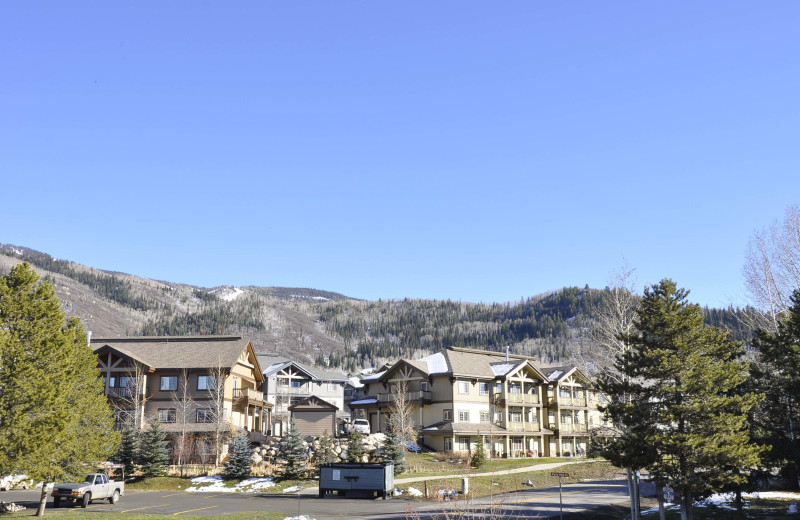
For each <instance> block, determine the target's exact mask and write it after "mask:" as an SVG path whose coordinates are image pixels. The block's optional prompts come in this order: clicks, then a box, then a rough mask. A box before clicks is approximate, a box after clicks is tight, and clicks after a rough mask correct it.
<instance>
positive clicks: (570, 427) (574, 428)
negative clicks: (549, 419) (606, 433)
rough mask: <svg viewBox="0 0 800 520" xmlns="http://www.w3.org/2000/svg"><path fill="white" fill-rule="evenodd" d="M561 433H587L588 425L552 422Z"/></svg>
mask: <svg viewBox="0 0 800 520" xmlns="http://www.w3.org/2000/svg"><path fill="white" fill-rule="evenodd" d="M552 426H555V427H557V428H558V429H559V430H560V431H561V433H588V432H589V426H588V425H586V424H553V425H552Z"/></svg>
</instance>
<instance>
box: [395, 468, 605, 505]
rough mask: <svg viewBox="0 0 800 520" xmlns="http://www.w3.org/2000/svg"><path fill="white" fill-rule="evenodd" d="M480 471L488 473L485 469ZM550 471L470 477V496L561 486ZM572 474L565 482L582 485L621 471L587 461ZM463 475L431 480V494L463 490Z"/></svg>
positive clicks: (418, 484)
mask: <svg viewBox="0 0 800 520" xmlns="http://www.w3.org/2000/svg"><path fill="white" fill-rule="evenodd" d="M529 462H530V461H529ZM503 469H511V468H503ZM480 471H481V472H484V470H483V469H481V470H480ZM550 472H551V470H545V471H526V472H524V473H512V474H510V475H505V474H497V475H490V476H487V477H470V479H469V489H470V495H471V496H473V497H485V496H490V495H497V494H500V493H510V492H513V491H519V490H523V489H530V488H531V486H528V485H526V483H527V482H528V481H530V482H531V483H533V487H536V488H540V487H550V486H557V485H558V477H551V476H550ZM568 473H569V474H570V476H569V478H564V479H562V483H563V484H569V483H571V482H578V481H579V480H606V479H611V478H614V477H616V476H618V475H619V469H618V468H615V467H614V466H612V465H611V464H609V463H608V462H584V463H578V464H572V465H570V466H569V470H568ZM405 476H406V474H405V473H403V474H402V475H401V477H405ZM463 476H464V474H463V473H459V474H458V475H454V476H453V478H447V479H442V480H434V481H428V483H427V486H428V493H429V495H431V496H432V495H434V494H438V492H439V490H443V491H447V490H455V491H459V490H460V489H461V478H462V477H463ZM424 486H425V483H424V482H414V483H412V484H403V485H400V486H397V488H398V489H401V490H403V491H404V494H403V496H408V495H407V491H408V488H410V487H413V488H415V489H418V490H422V489H423V487H424Z"/></svg>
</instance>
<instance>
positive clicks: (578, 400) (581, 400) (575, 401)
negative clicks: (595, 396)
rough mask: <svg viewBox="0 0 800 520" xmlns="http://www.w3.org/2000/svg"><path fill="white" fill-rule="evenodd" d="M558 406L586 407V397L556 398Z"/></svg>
mask: <svg viewBox="0 0 800 520" xmlns="http://www.w3.org/2000/svg"><path fill="white" fill-rule="evenodd" d="M558 404H559V405H561V406H588V405H587V403H586V396H583V397H570V396H561V395H560V396H558Z"/></svg>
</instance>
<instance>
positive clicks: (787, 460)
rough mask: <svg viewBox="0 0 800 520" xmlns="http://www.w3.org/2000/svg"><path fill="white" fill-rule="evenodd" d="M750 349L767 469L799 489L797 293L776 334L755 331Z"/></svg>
mask: <svg viewBox="0 0 800 520" xmlns="http://www.w3.org/2000/svg"><path fill="white" fill-rule="evenodd" d="M753 346H754V347H755V349H756V350H757V351H758V354H759V355H758V359H757V362H756V363H755V364H754V366H753V370H752V372H753V378H754V380H755V385H754V386H755V387H756V389H757V391H759V392H763V393H764V394H765V395H766V398H765V399H764V400H763V401H761V403H759V406H758V407H757V409H756V410H755V413H754V417H755V422H756V425H757V428H756V431H757V435H758V437H759V440H760V441H762V442H764V443H765V444H767V445H769V446H770V450H769V451H768V452H767V454H766V455H765V459H766V460H768V461H769V463H770V464H768V467H779V468H781V473H782V475H783V476H784V478H786V479H787V480H788V481H790V482H792V483H793V485H795V486H798V487H799V488H800V291H795V292H794V293H793V294H792V296H791V305H790V307H789V310H788V311H787V312H786V313H785V314H784V315H783V316H782V318H781V321H780V322H779V324H778V331H777V332H776V333H774V334H773V333H770V332H768V331H766V330H757V331H756V336H755V340H754V341H753Z"/></svg>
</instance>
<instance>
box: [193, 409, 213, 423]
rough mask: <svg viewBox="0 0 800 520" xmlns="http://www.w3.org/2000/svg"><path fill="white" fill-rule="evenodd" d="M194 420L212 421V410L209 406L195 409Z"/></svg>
mask: <svg viewBox="0 0 800 520" xmlns="http://www.w3.org/2000/svg"><path fill="white" fill-rule="evenodd" d="M196 422H199V423H212V422H214V410H212V409H211V408H200V409H198V410H197V419H196Z"/></svg>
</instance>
